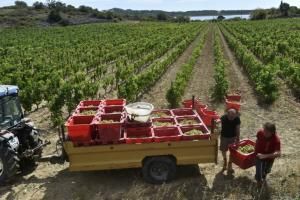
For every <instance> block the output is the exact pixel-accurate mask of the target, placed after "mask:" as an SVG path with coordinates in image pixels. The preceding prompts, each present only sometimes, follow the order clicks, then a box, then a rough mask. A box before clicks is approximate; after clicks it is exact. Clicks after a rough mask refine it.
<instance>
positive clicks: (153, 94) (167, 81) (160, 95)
mask: <svg viewBox="0 0 300 200" xmlns="http://www.w3.org/2000/svg"><path fill="white" fill-rule="evenodd" d="M201 37H202V34H200V35H199V36H197V38H196V39H195V40H194V41H193V42H192V43H191V44H190V45H189V47H188V48H187V49H186V50H185V51H184V52H183V54H182V55H181V56H179V57H178V59H177V60H176V61H175V62H174V63H173V64H172V65H171V66H170V67H169V68H168V70H167V71H166V73H165V74H164V75H163V76H162V77H161V78H160V80H158V82H157V83H156V84H155V85H154V86H153V87H152V88H151V90H150V91H149V92H148V93H146V94H144V95H143V96H142V98H141V101H144V102H151V103H152V104H153V105H154V107H155V108H167V107H168V102H167V100H166V94H167V91H168V89H169V88H170V87H171V82H172V81H174V80H175V78H176V74H177V72H178V71H179V70H180V67H181V66H182V65H183V64H184V63H186V62H187V61H188V59H189V58H190V56H191V55H192V52H193V50H194V48H195V47H196V45H197V44H198V42H199V40H200V38H201Z"/></svg>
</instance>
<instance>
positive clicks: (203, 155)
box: [63, 134, 218, 183]
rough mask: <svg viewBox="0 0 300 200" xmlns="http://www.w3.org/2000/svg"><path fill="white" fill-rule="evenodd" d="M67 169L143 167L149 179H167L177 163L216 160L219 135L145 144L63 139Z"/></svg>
mask: <svg viewBox="0 0 300 200" xmlns="http://www.w3.org/2000/svg"><path fill="white" fill-rule="evenodd" d="M63 146H64V151H65V152H66V155H67V156H68V159H69V162H70V166H69V169H70V171H89V170H108V169H125V168H142V173H143V178H144V179H145V180H146V181H148V182H150V183H162V182H166V181H170V180H171V179H173V178H174V177H175V175H176V166H177V165H190V164H198V163H217V156H218V135H217V134H212V135H211V137H210V139H205V140H194V141H176V142H161V143H144V144H116V145H98V146H82V147H74V145H73V143H72V142H70V141H65V142H64V143H63Z"/></svg>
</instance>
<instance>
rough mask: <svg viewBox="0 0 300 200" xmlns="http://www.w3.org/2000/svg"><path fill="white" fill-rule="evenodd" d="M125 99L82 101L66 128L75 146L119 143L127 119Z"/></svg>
mask: <svg viewBox="0 0 300 200" xmlns="http://www.w3.org/2000/svg"><path fill="white" fill-rule="evenodd" d="M125 105H126V100H125V99H105V100H87V101H81V102H80V103H79V104H78V106H77V108H76V110H75V111H74V113H73V114H72V115H71V116H70V118H69V119H68V121H67V122H66V124H65V126H66V127H67V130H68V137H69V139H70V140H71V141H73V142H74V143H75V144H94V143H101V144H102V143H103V144H106V143H118V142H120V141H121V139H120V138H121V126H122V124H123V122H124V120H125V118H126V114H125V109H124V106H125Z"/></svg>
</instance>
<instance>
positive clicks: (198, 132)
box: [184, 129, 204, 135]
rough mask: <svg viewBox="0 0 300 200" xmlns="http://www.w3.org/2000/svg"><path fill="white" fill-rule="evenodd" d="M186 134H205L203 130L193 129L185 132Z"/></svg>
mask: <svg viewBox="0 0 300 200" xmlns="http://www.w3.org/2000/svg"><path fill="white" fill-rule="evenodd" d="M184 134H185V135H201V134H204V133H203V132H202V131H201V130H197V129H192V130H190V131H187V132H185V133H184Z"/></svg>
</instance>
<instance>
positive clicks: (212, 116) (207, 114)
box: [199, 110, 220, 126]
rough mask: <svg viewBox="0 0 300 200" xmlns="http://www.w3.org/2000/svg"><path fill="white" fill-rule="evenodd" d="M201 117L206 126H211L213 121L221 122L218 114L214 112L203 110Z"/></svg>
mask: <svg viewBox="0 0 300 200" xmlns="http://www.w3.org/2000/svg"><path fill="white" fill-rule="evenodd" d="M199 115H200V117H201V119H202V121H203V123H204V124H205V125H206V126H211V125H212V120H220V116H219V115H218V113H217V112H215V111H212V110H201V112H200V113H199Z"/></svg>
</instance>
